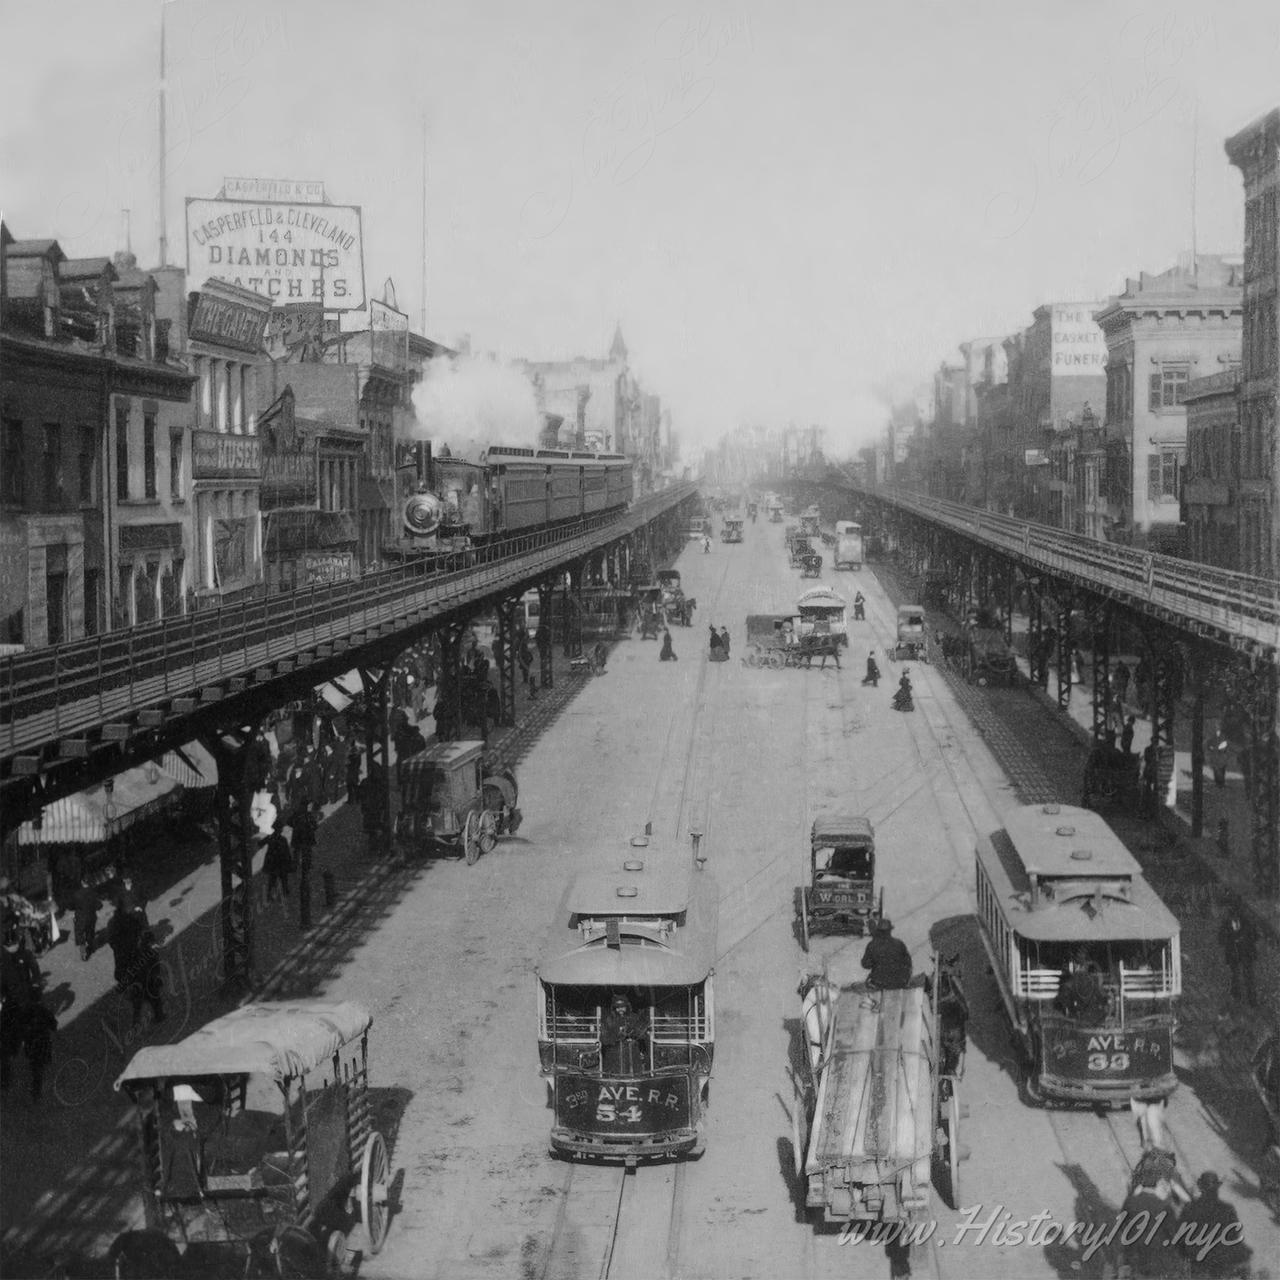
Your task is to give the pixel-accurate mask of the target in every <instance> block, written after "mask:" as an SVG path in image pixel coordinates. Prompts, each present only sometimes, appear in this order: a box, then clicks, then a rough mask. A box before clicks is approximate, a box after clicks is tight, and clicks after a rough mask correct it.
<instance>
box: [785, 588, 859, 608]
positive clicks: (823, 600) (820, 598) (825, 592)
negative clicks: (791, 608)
mask: <svg viewBox="0 0 1280 1280" xmlns="http://www.w3.org/2000/svg"><path fill="white" fill-rule="evenodd" d="M848 607H849V605H848V602H847V601H846V600H845V599H844V597H843V596H840V595H837V594H836V593H835V592H834V591H832V589H831V588H830V587H814V588H812V589H811V590H809V591H806V592H805V593H804V595H802V596H801V597H800V599H799V600H797V601H796V608H797V609H847V608H848Z"/></svg>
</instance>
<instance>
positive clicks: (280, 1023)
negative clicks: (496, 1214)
mask: <svg viewBox="0 0 1280 1280" xmlns="http://www.w3.org/2000/svg"><path fill="white" fill-rule="evenodd" d="M371 1022H372V1019H371V1018H370V1016H369V1013H368V1011H367V1010H365V1009H364V1008H363V1007H362V1006H360V1005H359V1004H356V1003H355V1002H353V1001H349V1000H296V1001H280V1002H266V1003H258V1004H247V1005H242V1006H241V1007H240V1008H238V1009H235V1010H233V1011H232V1012H231V1013H228V1014H224V1015H223V1016H222V1017H220V1018H216V1019H214V1021H212V1022H210V1023H208V1024H207V1025H206V1026H205V1027H203V1028H201V1030H199V1031H197V1032H195V1033H194V1034H192V1035H189V1036H187V1038H186V1039H185V1040H181V1041H179V1042H178V1043H176V1044H158V1045H151V1046H149V1047H147V1048H143V1049H140V1050H138V1052H137V1053H136V1054H134V1056H133V1059H132V1060H131V1061H130V1063H129V1065H128V1066H127V1067H126V1068H125V1070H124V1071H123V1072H122V1073H121V1075H120V1077H119V1079H117V1080H116V1088H117V1089H121V1088H123V1089H125V1090H126V1091H127V1092H128V1094H129V1097H130V1098H131V1100H132V1101H133V1104H134V1111H135V1117H136V1121H137V1125H138V1132H139V1149H140V1152H141V1155H142V1166H143V1185H142V1193H143V1206H144V1212H145V1221H146V1228H147V1230H146V1231H145V1232H128V1233H126V1234H125V1235H124V1236H122V1237H120V1239H118V1240H117V1241H116V1244H115V1245H114V1246H113V1248H112V1257H113V1260H115V1261H116V1265H117V1270H116V1274H117V1275H121V1274H126V1273H127V1274H131V1275H132V1274H143V1272H141V1271H135V1270H129V1269H128V1267H129V1263H128V1261H127V1259H128V1258H129V1257H130V1256H132V1255H133V1254H134V1253H135V1252H138V1251H141V1252H143V1253H145V1254H146V1255H147V1256H148V1257H150V1258H151V1259H152V1260H157V1259H158V1258H159V1256H160V1255H159V1254H158V1253H157V1241H158V1245H159V1248H160V1249H161V1250H165V1251H166V1252H165V1253H164V1257H165V1260H166V1262H167V1263H168V1264H170V1265H171V1268H172V1269H170V1270H166V1271H163V1272H155V1273H154V1274H172V1275H176V1274H178V1273H179V1271H180V1270H181V1271H182V1272H184V1273H185V1272H188V1271H189V1272H191V1273H193V1274H194V1273H195V1271H196V1265H197V1260H198V1261H199V1262H200V1263H202V1264H203V1263H207V1264H208V1271H207V1274H216V1275H277V1274H280V1275H284V1274H290V1275H318V1274H326V1273H327V1274H337V1273H338V1272H339V1271H340V1269H341V1268H342V1266H343V1264H344V1262H345V1259H346V1253H347V1234H348V1233H349V1232H350V1231H351V1230H352V1229H353V1227H354V1225H355V1224H356V1223H357V1222H358V1223H359V1224H360V1225H361V1226H362V1228H363V1237H364V1238H363V1242H362V1243H363V1245H364V1247H365V1249H366V1250H367V1251H368V1252H369V1253H377V1252H378V1251H379V1250H380V1249H381V1248H382V1244H383V1241H384V1240H385V1239H386V1234H387V1225H388V1218H389V1204H388V1189H389V1184H390V1182H391V1168H390V1160H389V1158H388V1154H387V1144H386V1140H385V1139H384V1138H383V1136H382V1134H381V1133H379V1132H378V1131H377V1129H375V1128H374V1125H373V1105H372V1102H371V1100H370V1098H369V1053H368V1035H369V1026H370V1024H371ZM179 1245H181V1246H182V1247H183V1248H184V1249H185V1250H186V1252H185V1254H181V1253H180V1252H179V1249H178V1246H179ZM169 1250H171V1253H170V1252H168V1251H169ZM232 1254H234V1255H236V1256H235V1258H234V1262H233V1260H232V1257H231V1256H230V1255H232ZM122 1266H123V1268H124V1269H122ZM282 1266H288V1267H292V1268H296V1269H293V1270H282V1269H281V1267H282ZM146 1274H148V1275H149V1274H153V1272H152V1271H147V1272H146ZM200 1274H206V1272H205V1271H201V1272H200Z"/></svg>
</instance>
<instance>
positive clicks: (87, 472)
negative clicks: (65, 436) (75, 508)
mask: <svg viewBox="0 0 1280 1280" xmlns="http://www.w3.org/2000/svg"><path fill="white" fill-rule="evenodd" d="M96 454H97V439H96V437H95V435H94V431H93V428H92V427H81V428H80V473H79V486H78V496H79V500H80V501H81V502H82V503H91V502H92V501H93V464H94V458H95V455H96Z"/></svg>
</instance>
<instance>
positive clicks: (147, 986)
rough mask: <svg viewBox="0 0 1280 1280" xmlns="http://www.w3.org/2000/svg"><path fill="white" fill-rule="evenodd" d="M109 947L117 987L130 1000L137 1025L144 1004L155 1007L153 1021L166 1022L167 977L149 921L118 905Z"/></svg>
mask: <svg viewBox="0 0 1280 1280" xmlns="http://www.w3.org/2000/svg"><path fill="white" fill-rule="evenodd" d="M107 944H108V945H109V946H110V947H111V954H112V955H113V957H114V958H115V980H116V984H117V986H118V987H119V989H120V990H121V991H122V992H123V993H124V994H125V995H127V996H128V997H129V1004H130V1005H131V1006H132V1009H133V1021H134V1024H135V1025H136V1024H137V1021H138V1019H139V1017H141V1015H142V1003H143V1001H144V1000H145V1001H147V1003H149V1004H150V1005H151V1013H152V1020H153V1021H154V1022H157V1023H159V1022H163V1021H164V1003H163V1000H162V996H163V992H164V973H163V971H162V969H161V967H160V953H159V951H158V950H157V948H156V943H155V938H154V937H153V936H152V933H151V930H150V929H148V928H147V922H146V920H145V919H144V918H143V917H142V916H141V915H139V914H138V913H137V912H136V911H129V910H125V909H122V908H121V906H120V904H119V903H117V904H116V910H115V914H114V915H113V916H112V917H111V920H110V921H109V923H108V924H107Z"/></svg>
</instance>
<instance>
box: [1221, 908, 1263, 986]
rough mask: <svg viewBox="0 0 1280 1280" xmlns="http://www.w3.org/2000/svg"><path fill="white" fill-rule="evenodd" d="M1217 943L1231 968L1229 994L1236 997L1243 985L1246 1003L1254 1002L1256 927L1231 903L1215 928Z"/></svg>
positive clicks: (1256, 947)
mask: <svg viewBox="0 0 1280 1280" xmlns="http://www.w3.org/2000/svg"><path fill="white" fill-rule="evenodd" d="M1218 943H1219V944H1220V945H1221V947H1222V955H1223V958H1224V959H1225V960H1226V962H1227V967H1228V968H1229V969H1230V970H1231V998H1232V999H1233V1000H1238V999H1240V988H1241V986H1242V985H1243V987H1244V990H1245V993H1246V995H1247V996H1248V999H1249V1003H1250V1004H1251V1005H1256V1004H1257V1003H1258V991H1257V987H1256V986H1255V985H1254V980H1253V965H1254V960H1255V958H1256V955H1257V950H1258V930H1257V928H1256V927H1255V926H1254V923H1253V921H1252V920H1251V919H1250V918H1249V917H1248V916H1247V915H1246V914H1245V913H1244V911H1243V910H1241V908H1240V906H1239V904H1237V903H1232V904H1231V906H1230V907H1229V908H1228V909H1227V914H1226V916H1225V917H1224V918H1223V921H1222V925H1221V926H1220V927H1219V929H1218Z"/></svg>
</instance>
